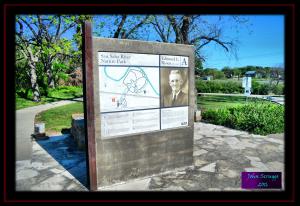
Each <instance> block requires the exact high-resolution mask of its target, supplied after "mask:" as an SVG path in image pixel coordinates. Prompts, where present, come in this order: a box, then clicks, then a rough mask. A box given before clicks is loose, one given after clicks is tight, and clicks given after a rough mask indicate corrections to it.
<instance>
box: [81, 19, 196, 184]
mask: <svg viewBox="0 0 300 206" xmlns="http://www.w3.org/2000/svg"><path fill="white" fill-rule="evenodd" d="M83 48H84V52H83V54H84V56H83V62H84V77H85V78H84V81H85V84H84V85H85V101H84V102H85V119H86V129H87V139H86V142H87V148H86V149H87V151H88V161H87V162H88V166H89V170H88V171H89V181H90V182H89V183H90V189H91V190H101V187H102V186H107V185H111V184H114V183H118V182H124V181H127V180H130V179H134V178H140V177H145V176H149V175H153V174H156V173H161V172H165V171H169V170H172V169H175V168H179V167H184V166H188V165H191V164H192V163H193V135H194V122H193V120H194V108H195V95H194V83H195V81H194V64H195V63H194V48H193V46H191V45H181V44H165V43H158V42H143V41H136V40H124V39H122V40H120V39H108V38H97V37H92V29H91V24H85V27H84V41H83Z"/></svg>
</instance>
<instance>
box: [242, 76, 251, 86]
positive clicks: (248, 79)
mask: <svg viewBox="0 0 300 206" xmlns="http://www.w3.org/2000/svg"><path fill="white" fill-rule="evenodd" d="M242 87H243V88H251V77H243V83H242Z"/></svg>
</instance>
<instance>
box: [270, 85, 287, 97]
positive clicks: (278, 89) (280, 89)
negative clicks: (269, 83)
mask: <svg viewBox="0 0 300 206" xmlns="http://www.w3.org/2000/svg"><path fill="white" fill-rule="evenodd" d="M272 92H273V93H274V94H276V95H283V94H284V85H282V84H278V85H276V86H273V87H272Z"/></svg>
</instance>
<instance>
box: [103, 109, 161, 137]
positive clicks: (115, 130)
mask: <svg viewBox="0 0 300 206" xmlns="http://www.w3.org/2000/svg"><path fill="white" fill-rule="evenodd" d="M159 128H160V125H159V109H150V110H138V111H129V112H113V113H104V114H101V136H102V137H111V136H117V135H124V134H132V133H138V132H149V131H155V130H159Z"/></svg>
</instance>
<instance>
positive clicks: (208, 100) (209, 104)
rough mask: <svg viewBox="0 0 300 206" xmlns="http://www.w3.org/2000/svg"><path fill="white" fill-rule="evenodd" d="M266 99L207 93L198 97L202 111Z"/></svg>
mask: <svg viewBox="0 0 300 206" xmlns="http://www.w3.org/2000/svg"><path fill="white" fill-rule="evenodd" d="M254 101H264V100H261V99H257V98H252V97H248V98H246V97H244V96H221V95H220V96H217V95H205V96H198V97H197V104H198V108H200V110H201V111H207V110H208V109H219V108H224V107H232V106H237V105H242V104H246V103H247V102H254Z"/></svg>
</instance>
